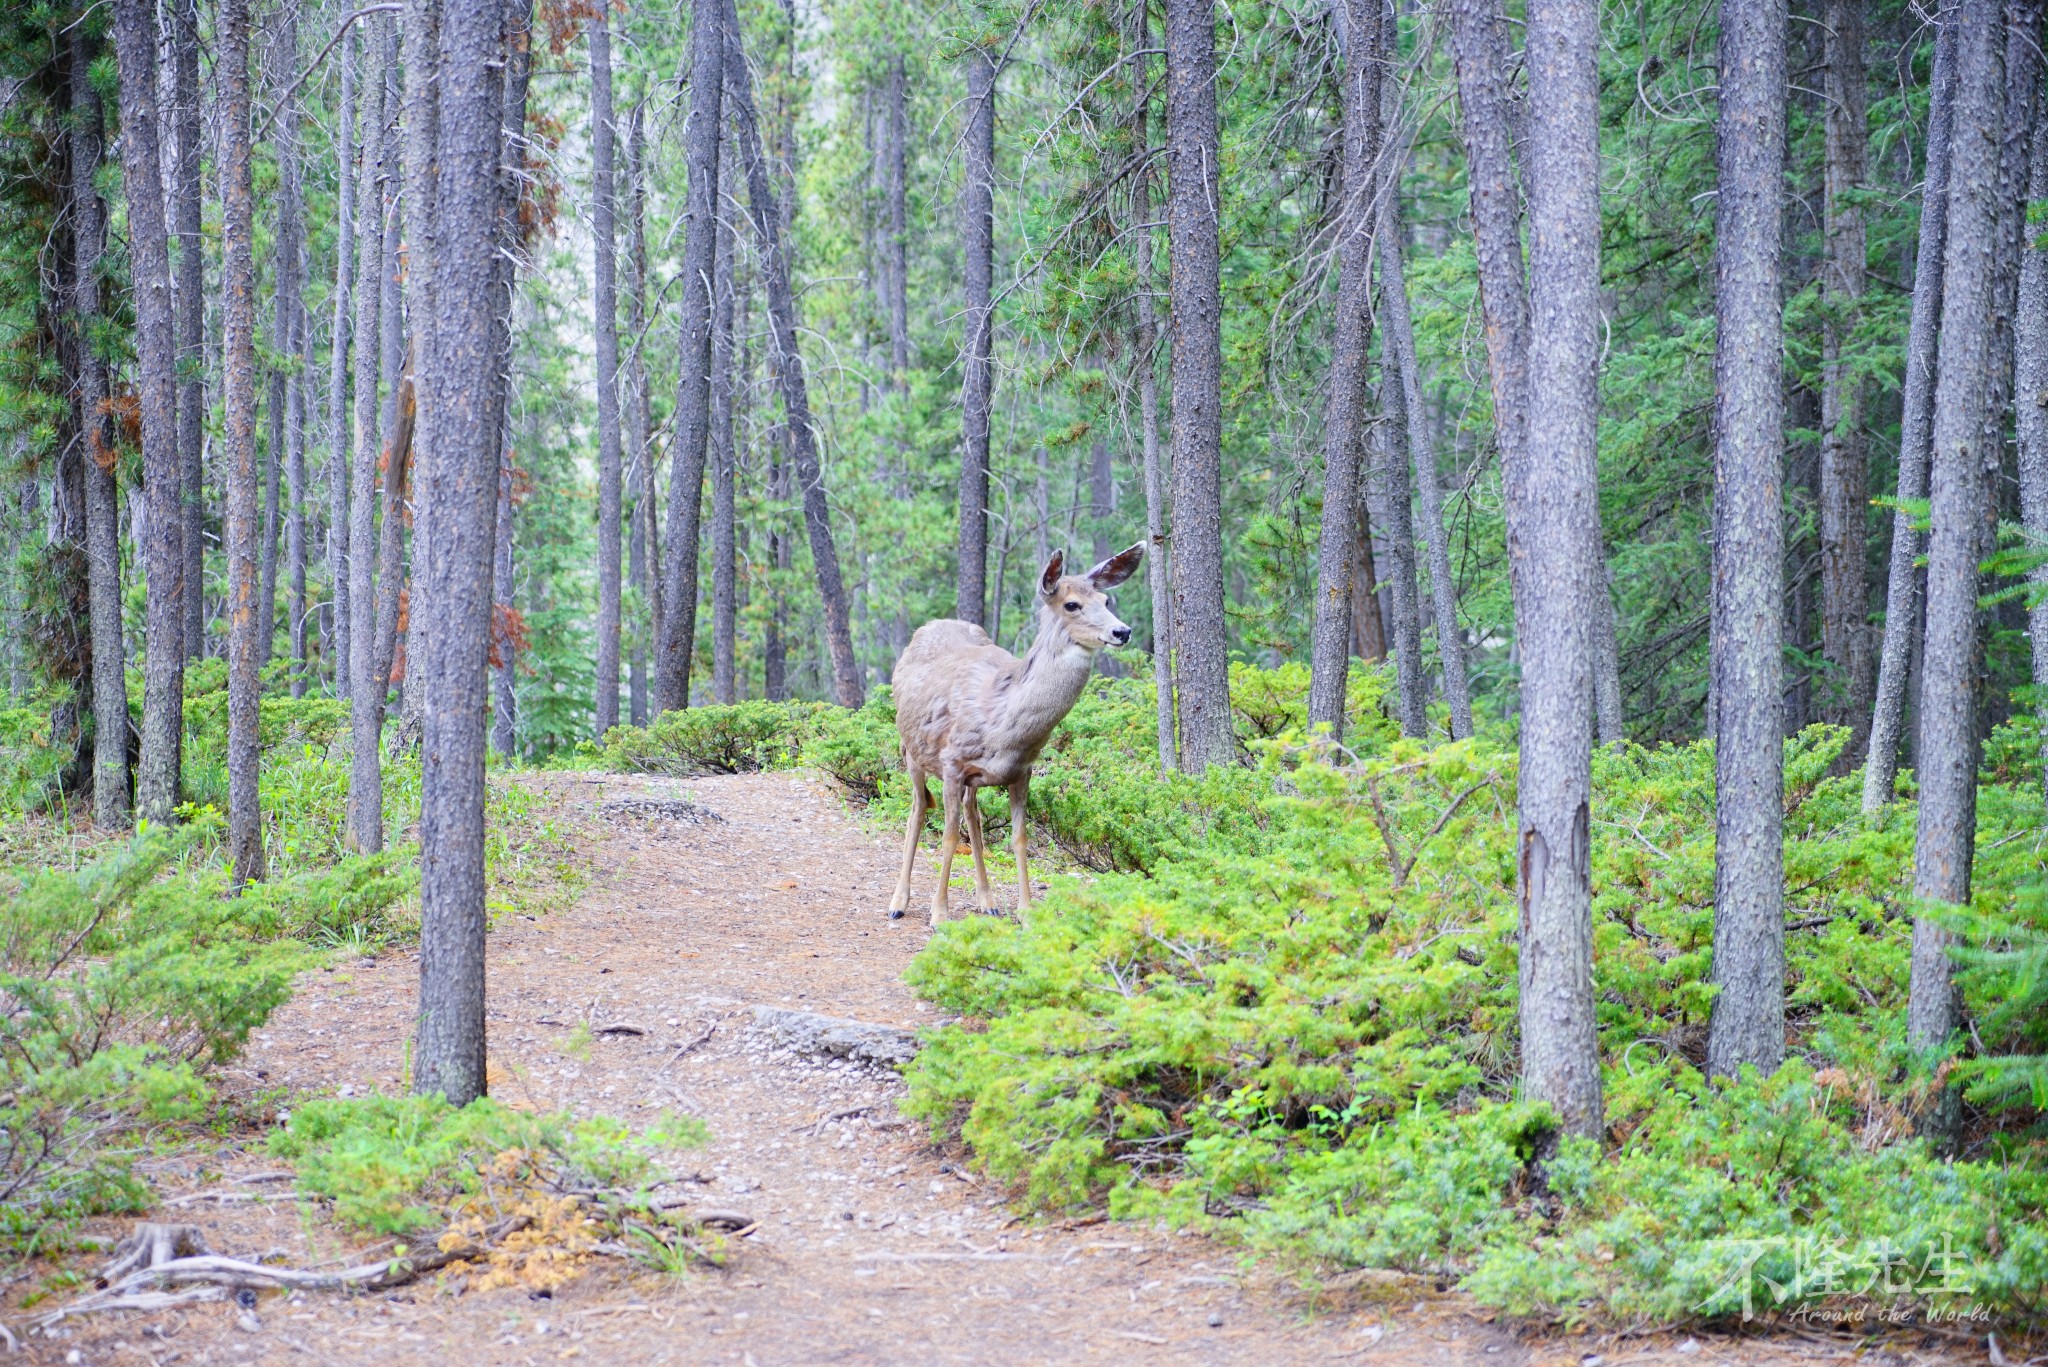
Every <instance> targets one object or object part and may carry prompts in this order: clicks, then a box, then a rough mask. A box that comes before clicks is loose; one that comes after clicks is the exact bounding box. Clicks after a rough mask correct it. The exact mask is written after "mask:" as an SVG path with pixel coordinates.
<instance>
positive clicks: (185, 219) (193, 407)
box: [124, 0, 206, 805]
mask: <svg viewBox="0 0 2048 1367" xmlns="http://www.w3.org/2000/svg"><path fill="white" fill-rule="evenodd" d="M171 14H172V35H173V38H172V56H171V70H172V88H173V89H174V90H175V91H176V96H177V113H176V124H177V139H178V158H177V170H176V173H175V178H174V181H173V186H172V189H173V194H172V199H173V204H172V210H173V213H174V215H175V217H176V220H177V222H176V229H177V235H178V283H177V289H178V300H177V329H178V379H177V383H178V396H177V400H176V403H177V420H178V470H179V501H180V503H181V505H182V509H183V523H184V526H183V529H182V531H183V534H182V537H181V540H180V545H179V554H180V556H181V558H182V562H183V566H184V569H183V573H182V574H181V575H180V576H179V583H178V597H179V612H180V615H181V617H182V619H183V624H184V625H183V630H184V638H185V658H186V659H188V660H197V659H202V658H204V657H205V655H206V469H205V449H206V428H205V421H206V250H205V239H204V237H203V235H202V228H203V222H204V213H203V208H204V204H203V201H204V197H205V196H204V189H203V187H202V185H201V183H200V176H201V172H200V165H201V159H202V158H203V157H204V155H205V152H204V144H203V142H202V141H201V140H202V138H203V137H204V132H203V131H202V125H201V122H200V117H199V115H200V110H199V9H198V4H197V0H172V6H171ZM150 27H151V30H152V31H151V33H150V35H149V37H150V46H151V49H152V51H154V48H155V40H156V35H155V32H154V29H155V23H154V20H153V19H152V22H151V24H150ZM124 159H125V154H124ZM180 705H181V707H182V698H181V700H180ZM145 805H147V804H145Z"/></svg>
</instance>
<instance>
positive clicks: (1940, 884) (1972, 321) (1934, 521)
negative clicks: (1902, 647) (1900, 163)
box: [1906, 0, 2005, 1139]
mask: <svg viewBox="0 0 2048 1367" xmlns="http://www.w3.org/2000/svg"><path fill="white" fill-rule="evenodd" d="M1951 22H1952V23H1953V24H1954V25H1955V28H1956V86H1955V112H1954V126H1953V130H1952V133H1951V139H1952V140H1951V144H1950V149H1949V157H1950V161H1949V194H1948V231H1947V238H1948V241H1947V245H1946V249H1945V252H1944V257H1945V262H1944V266H1943V285H1942V306H1941V341H1940V350H1939V355H1938V359H1937V362H1936V366H1935V372H1936V376H1937V378H1936V381H1935V390H1934V425H1933V443H1932V458H1931V462H1930V465H1929V491H1928V493H1929V527H1930V532H1929V535H1928V544H1927V628H1926V641H1925V644H1924V647H1923V649H1924V652H1925V653H1924V656H1923V660H1922V665H1921V668H1922V671H1923V683H1922V688H1921V696H1920V749H1919V754H1920V767H1919V774H1918V777H1919V781H1920V822H1919V828H1918V832H1917V835H1916V838H1915V840H1914V845H1913V893H1914V895H1915V896H1916V897H1920V898H1924V899H1926V900H1928V901H1931V902H1942V903H1947V904H1950V905H1956V904H1961V903H1966V902H1968V901H1969V898H1970V874H1971V857H1972V854H1973V852H1974V846H1975V840H1976V817H1977V809H1976V799H1977V785H1976V776H1977V751H1978V745H1977V715H1976V702H1977V693H1978V687H1977V649H1978V641H1977V565H1978V561H1979V559H1980V558H1981V557H1982V555H1983V552H1984V501H1985V487H1986V486H1985V464H1986V460H1987V458H1988V459H1990V460H1992V461H1994V462H1995V460H1996V453H1995V452H1989V453H1987V452H1986V451H1984V449H1983V447H1982V444H1981V443H1982V437H1983V430H1984V420H1985V409H1986V404H1987V400H1988V397H1989V395H1988V390H1989V387H1990V379H1989V371H1990V369H1991V360H1992V356H1991V353H1992V346H1993V343H1992V317H1991V307H1992V301H1993V296H1994V293H1995V288H1996V281H1995V276H1996V273H1997V260H1996V258H1997V228H1998V213H1999V206H1998V202H1997V196H1998V168H1999V150H2000V147H1999V145H2000V132H2001V128H2002V125H2003V121H2004V115H2005V111H2004V90H2003V86H2004V67H2005V60H2004V46H2005V23H2004V18H2003V12H2002V6H2001V5H2000V3H1999V0H1962V3H1961V4H1960V5H1959V6H1958V7H1957V8H1956V10H1955V11H1954V14H1953V18H1952V20H1951ZM1953 941H1954V936H1953V934H1952V932H1950V931H1949V930H1948V929H1947V928H1946V927H1944V926H1943V925H1942V924H1941V923H1940V922H1939V921H1936V920H1934V919H1932V918H1929V917H1924V916H1922V917H1916V918H1915V920H1914V922H1913V968H1912V983H1911V988H1910V995H1909V999H1908V1002H1907V1008H1906V1037H1907V1042H1908V1043H1909V1044H1910V1045H1912V1046H1913V1047H1914V1048H1916V1049H1931V1048H1935V1047H1938V1046H1940V1045H1941V1044H1943V1043H1944V1042H1946V1041H1947V1039H1948V1038H1949V1035H1950V1034H1951V1033H1952V1032H1953V1031H1954V1030H1955V1028H1956V1026H1957V1024H1958V1022H1959V1019H1960V1011H1959V1004H1958V1002H1957V1000H1956V993H1955V987H1954V984H1953V982H1952V980H1951V976H1950V974H1951V969H1952V967H1953V965H1951V963H1950V962H1949V954H1948V951H1949V946H1950V945H1951V944H1952V943H1953ZM1939 1109H1941V1110H1943V1111H1947V1112H1951V1113H1952V1112H1953V1109H1954V1108H1953V1106H1952V1105H1944V1106H1942V1107H1940V1108H1939ZM1953 1119H1954V1117H1953V1114H1950V1115H1949V1116H1946V1117H1942V1118H1938V1119H1937V1122H1936V1125H1935V1127H1934V1128H1935V1129H1936V1130H1937V1131H1945V1132H1946V1133H1940V1134H1939V1135H1938V1137H1939V1138H1942V1139H1952V1138H1953V1123H1952V1122H1953Z"/></svg>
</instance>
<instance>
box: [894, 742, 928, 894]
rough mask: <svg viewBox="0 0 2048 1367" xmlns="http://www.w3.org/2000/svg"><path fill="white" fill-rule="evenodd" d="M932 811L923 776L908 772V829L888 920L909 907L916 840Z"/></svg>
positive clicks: (904, 838)
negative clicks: (900, 871) (901, 866)
mask: <svg viewBox="0 0 2048 1367" xmlns="http://www.w3.org/2000/svg"><path fill="white" fill-rule="evenodd" d="M931 809H932V790H931V789H929V788H927V787H925V783H924V774H923V773H922V772H921V771H919V770H917V769H912V770H911V771H910V829H909V830H908V831H907V832H905V833H904V836H903V876H902V877H901V878H898V879H897V880H896V895H895V896H894V897H891V898H890V899H889V919H890V920H892V921H893V920H895V919H897V918H898V917H900V916H901V915H903V913H904V911H905V910H907V909H908V908H909V906H910V875H911V872H912V871H913V870H915V869H916V867H917V840H918V837H919V836H921V835H923V834H924V819H925V814H926V813H927V812H929V811H931Z"/></svg>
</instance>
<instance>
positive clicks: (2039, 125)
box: [2013, 118, 2048, 777]
mask: <svg viewBox="0 0 2048 1367" xmlns="http://www.w3.org/2000/svg"><path fill="white" fill-rule="evenodd" d="M2027 200H2028V202H2029V203H2040V202H2042V201H2044V200H2048V118H2036V119H2035V120H2034V126H2033V129H2032V130H2031V142H2030V147H2029V155H2028V174H2027ZM2013 332H2014V337H2013V343H2014V345H2013V370H2014V376H2013V391H2014V399H2015V402H2014V405H2013V407H2014V413H2013V425H2014V429H2015V432H2016V435H2017V437H2018V445H2019V494H2020V520H2021V523H2022V524H2023V525H2024V526H2025V528H2026V531H2027V535H2028V538H2029V539H2030V540H2032V541H2035V542H2038V543H2048V239H2044V238H2043V237H2042V236H2041V235H2040V234H2039V233H2029V234H2027V236H2026V238H2025V242H2024V248H2023V253H2022V257H2021V263H2020V284H2019V306H2018V308H2017V309H2016V310H2015V311H2014V314H2013ZM2027 581H2028V584H2029V585H2030V586H2031V588H2032V591H2033V595H2034V597H2035V599H2036V601H2034V602H2033V603H2031V604H2029V605H2028V608H2027V637H2028V640H2029V641H2030V643H2031V645H2032V652H2031V654H2032V657H2033V678H2034V687H2035V689H2036V690H2037V691H2038V692H2039V693H2040V695H2041V696H2042V697H2048V561H2044V562H2043V563H2041V564H2039V565H2036V566H2034V567H2033V568H2032V569H2030V570H2029V571H2028V572H2027ZM2041 744H2042V755H2043V759H2044V761H2048V733H2044V734H2043V736H2042V738H2041ZM2043 774H2044V777H2048V764H2044V767H2043Z"/></svg>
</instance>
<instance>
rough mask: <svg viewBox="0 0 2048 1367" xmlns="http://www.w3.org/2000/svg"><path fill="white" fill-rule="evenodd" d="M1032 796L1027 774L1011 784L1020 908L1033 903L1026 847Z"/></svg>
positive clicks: (1012, 839) (1012, 849)
mask: <svg viewBox="0 0 2048 1367" xmlns="http://www.w3.org/2000/svg"><path fill="white" fill-rule="evenodd" d="M1030 798H1031V779H1030V777H1029V776H1028V775H1027V776H1026V777H1024V778H1020V779H1018V780H1017V781H1016V782H1015V783H1012V784H1011V785H1010V852H1011V853H1012V854H1014V855H1016V857H1017V905H1018V907H1019V908H1023V907H1028V906H1030V905H1031V861H1030V859H1029V857H1028V854H1029V851H1028V850H1027V849H1026V843H1027V842H1026V840H1025V829H1024V816H1025V809H1026V808H1027V807H1028V806H1029V803H1030Z"/></svg>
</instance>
